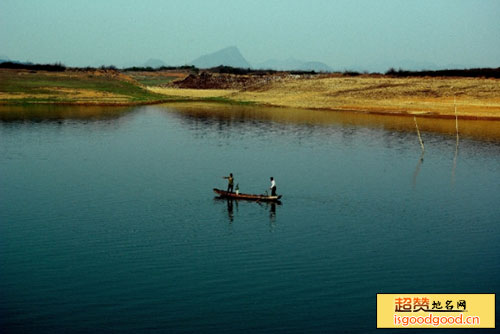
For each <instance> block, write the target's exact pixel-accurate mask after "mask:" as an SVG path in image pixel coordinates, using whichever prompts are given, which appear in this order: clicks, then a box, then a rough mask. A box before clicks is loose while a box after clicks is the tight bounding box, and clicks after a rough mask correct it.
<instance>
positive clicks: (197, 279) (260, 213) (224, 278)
mask: <svg viewBox="0 0 500 334" xmlns="http://www.w3.org/2000/svg"><path fill="white" fill-rule="evenodd" d="M0 118H1V121H0V329H1V332H3V333H16V332H17V333H27V332H36V333H54V332H61V331H71V332H102V331H109V332H131V333H136V332H173V333H177V332H179V333H181V332H186V333H187V332H190V333H224V332H226V333H230V332H255V333H263V332H268V333H324V332H332V333H333V332H340V333H343V332H347V333H367V332H374V333H375V332H377V333H378V332H383V331H381V330H376V328H375V327H376V293H384V292H385V293H405V292H406V293H408V292H414V293H419V292H421V293H442V292H449V293H476V292H477V293H496V292H498V291H499V289H500V280H499V277H500V252H499V245H500V226H499V225H500V224H499V223H500V206H499V203H500V177H499V176H500V139H499V136H500V131H498V130H499V126H498V124H496V123H494V122H493V123H491V122H489V123H488V122H484V123H481V122H460V123H459V125H460V127H461V128H460V129H461V131H462V136H461V137H460V140H459V145H458V150H457V146H456V143H457V142H456V138H455V136H454V131H455V122H454V120H452V121H444V120H420V119H419V120H418V121H419V127H420V129H421V130H422V137H423V140H424V142H425V148H426V151H425V155H424V157H423V160H421V150H420V145H419V142H418V138H417V135H416V132H415V125H414V122H413V119H412V118H409V117H402V118H392V117H391V118H389V117H380V116H377V117H376V116H366V115H359V114H344V113H341V114H336V113H325V112H319V111H318V112H306V111H298V110H285V109H271V110H268V109H262V108H255V107H232V106H217V107H214V106H211V107H209V106H202V105H172V106H147V107H136V108H129V109H113V108H105V109H103V108H76V107H36V108H35V107H25V108H21V109H16V110H13V109H12V108H8V107H7V108H5V107H4V108H3V109H2V110H0ZM230 172H232V173H234V175H235V179H236V183H238V184H239V187H240V190H241V191H242V192H249V193H263V192H264V191H266V190H267V188H268V186H269V177H270V176H274V177H275V178H276V181H277V186H278V193H280V194H283V203H282V205H270V204H262V203H253V202H227V201H224V200H217V199H214V194H213V193H212V188H214V187H220V188H224V187H225V186H226V183H225V180H224V179H222V176H224V175H227V174H228V173H230ZM498 309H499V307H498V305H497V310H498ZM498 317H499V313H498V311H497V319H498ZM388 332H390V333H392V331H388ZM446 333H448V332H446Z"/></svg>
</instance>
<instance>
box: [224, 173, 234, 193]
mask: <svg viewBox="0 0 500 334" xmlns="http://www.w3.org/2000/svg"><path fill="white" fill-rule="evenodd" d="M223 178H224V179H227V192H228V193H232V192H233V185H234V178H233V173H229V176H223Z"/></svg>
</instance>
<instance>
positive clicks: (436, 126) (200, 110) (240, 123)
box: [161, 103, 500, 140]
mask: <svg viewBox="0 0 500 334" xmlns="http://www.w3.org/2000/svg"><path fill="white" fill-rule="evenodd" d="M161 108H165V109H166V110H168V111H170V112H173V113H175V114H176V115H178V116H179V118H180V119H181V120H182V121H184V122H186V124H188V125H189V127H190V128H191V129H193V130H195V131H197V132H198V131H202V132H203V131H205V132H206V133H209V131H214V130H215V131H216V132H219V133H224V132H227V131H226V130H227V129H238V130H239V131H241V132H244V131H245V129H247V128H252V129H253V130H254V128H255V125H256V124H257V123H266V124H268V126H269V128H267V131H269V130H270V128H273V129H275V130H276V131H279V130H280V128H283V127H289V126H296V127H297V131H299V132H300V131H304V135H305V136H307V132H310V131H312V130H318V129H322V128H324V126H325V125H338V126H341V127H346V126H347V127H348V128H350V129H356V128H357V127H365V128H382V129H384V130H389V131H400V132H413V131H414V130H415V124H414V122H413V118H412V117H408V116H401V115H373V114H364V113H360V112H347V111H339V112H336V111H323V110H306V109H292V108H273V107H263V106H236V105H218V104H206V103H205V104H201V103H194V104H175V105H163V106H161ZM304 125H308V127H304ZM418 126H419V128H420V131H425V132H436V133H443V134H448V135H455V119H442V118H425V117H420V118H419V120H418ZM258 127H261V125H259V126H258ZM263 130H265V129H263ZM460 133H461V135H465V136H468V137H471V138H474V139H482V140H500V122H499V121H491V120H460ZM202 135H203V134H202ZM228 135H229V134H228Z"/></svg>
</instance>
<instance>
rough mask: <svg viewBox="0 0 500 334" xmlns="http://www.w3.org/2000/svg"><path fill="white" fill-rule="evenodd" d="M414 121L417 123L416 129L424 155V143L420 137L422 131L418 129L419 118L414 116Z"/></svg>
mask: <svg viewBox="0 0 500 334" xmlns="http://www.w3.org/2000/svg"><path fill="white" fill-rule="evenodd" d="M413 120H414V121H415V127H416V128H417V135H418V140H419V141H420V147H422V153H424V152H425V147H424V142H423V141H422V137H420V130H419V129H418V124H417V118H416V117H415V116H413Z"/></svg>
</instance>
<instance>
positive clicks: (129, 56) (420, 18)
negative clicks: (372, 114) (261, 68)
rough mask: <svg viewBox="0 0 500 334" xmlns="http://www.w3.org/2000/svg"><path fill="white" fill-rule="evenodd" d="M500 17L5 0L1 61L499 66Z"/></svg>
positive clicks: (477, 0) (426, 5)
mask: <svg viewBox="0 0 500 334" xmlns="http://www.w3.org/2000/svg"><path fill="white" fill-rule="evenodd" d="M499 18H500V1H499V0H415V1H410V0H407V1H404V0H380V1H376V0H359V1H356V0H345V1H343V0H342V1H334V0H295V1H294V0H262V1H261V0H257V1H255V0H241V1H240V0H220V1H216V0H182V1H174V0H172V1H168V0H138V1H134V0H43V1H41V0H0V55H4V56H7V57H9V58H11V59H16V60H29V61H32V62H41V63H46V62H56V61H61V62H63V63H64V64H66V65H70V66H82V65H97V64H103V63H104V64H114V65H117V66H122V65H124V64H129V63H131V62H140V63H143V62H145V61H146V60H148V59H149V58H159V59H161V60H163V61H165V62H166V63H167V64H170V65H180V64H184V63H186V62H189V61H191V60H193V59H194V58H196V57H198V56H200V55H202V54H206V53H210V52H213V51H216V50H218V49H221V48H224V47H227V46H232V45H234V46H237V47H238V48H239V49H240V51H241V53H242V54H243V55H244V56H245V57H246V58H247V60H248V61H249V62H250V63H258V62H262V61H265V60H267V59H270V58H277V59H287V58H290V57H294V58H297V59H301V60H316V61H322V62H324V63H326V64H328V65H330V66H332V67H333V68H334V69H339V70H341V69H346V68H363V67H369V66H372V65H373V64H383V65H384V66H385V65H386V64H393V65H394V66H398V64H401V63H402V62H404V61H406V60H410V61H415V62H430V63H434V64H437V65H441V66H445V65H449V64H452V65H465V66H483V67H486V66H488V67H493V66H494V67H498V66H500V19H499Z"/></svg>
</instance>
